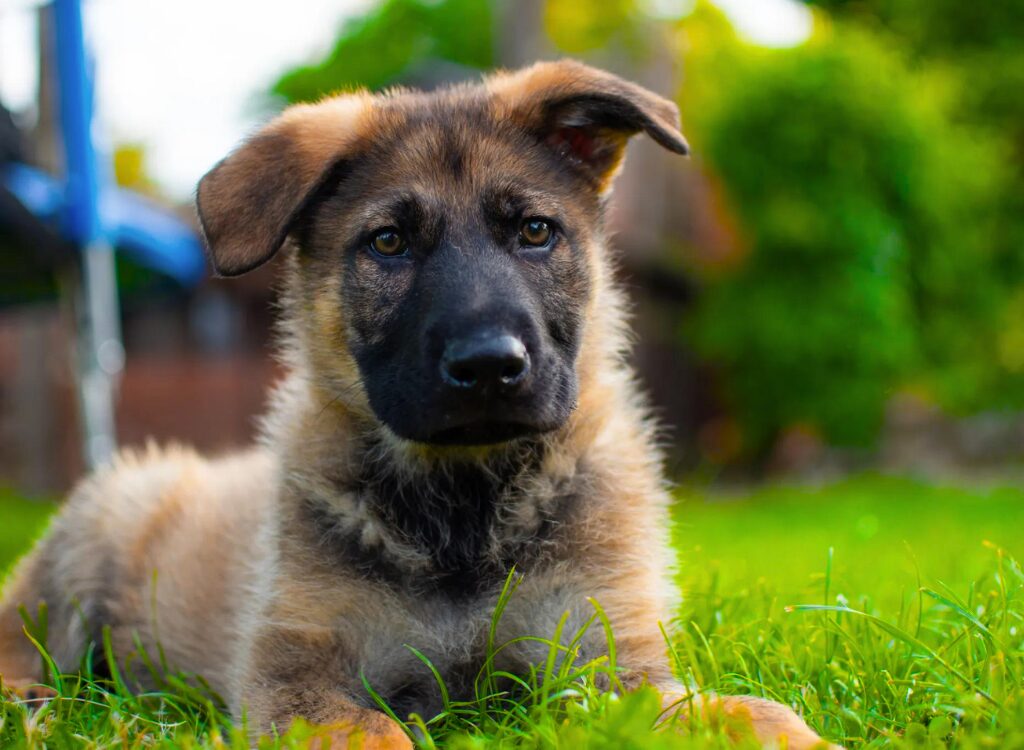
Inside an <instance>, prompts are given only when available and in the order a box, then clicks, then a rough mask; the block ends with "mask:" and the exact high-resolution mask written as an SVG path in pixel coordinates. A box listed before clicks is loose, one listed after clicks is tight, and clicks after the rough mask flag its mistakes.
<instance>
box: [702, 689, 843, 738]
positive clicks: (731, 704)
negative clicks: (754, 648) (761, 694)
mask: <svg viewBox="0 0 1024 750" xmlns="http://www.w3.org/2000/svg"><path fill="white" fill-rule="evenodd" d="M702 710H703V711H705V712H711V713H718V714H719V715H723V716H724V717H726V718H727V719H729V720H731V721H733V722H735V721H737V720H739V722H740V723H741V725H744V724H745V725H747V726H749V727H750V729H751V730H753V733H754V736H755V737H756V738H757V741H758V742H760V743H761V744H762V745H763V746H764V747H767V748H779V750H842V748H841V747H840V746H839V745H833V744H831V743H830V742H828V740H825V739H822V738H821V737H819V736H818V735H817V734H816V733H815V732H814V730H813V729H811V728H810V727H809V726H807V724H806V723H805V722H804V720H803V719H801V718H800V717H799V716H798V715H797V713H796V712H795V711H794V710H793V709H791V708H790V707H789V706H784V705H782V704H781V703H776V702H775V701H770V700H766V699H764V698H754V697H752V696H745V695H733V696H717V695H716V696H709V697H707V698H705V699H704V705H703V707H702Z"/></svg>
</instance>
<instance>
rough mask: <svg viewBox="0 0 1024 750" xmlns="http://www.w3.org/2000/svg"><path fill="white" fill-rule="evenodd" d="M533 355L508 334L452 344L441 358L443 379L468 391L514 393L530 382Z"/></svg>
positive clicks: (475, 337)
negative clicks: (498, 390) (517, 388)
mask: <svg viewBox="0 0 1024 750" xmlns="http://www.w3.org/2000/svg"><path fill="white" fill-rule="evenodd" d="M529 372H530V355H529V353H527V351H526V347H525V346H524V345H523V342H522V341H520V340H519V339H518V338H516V337H515V336H512V335H511V334H508V333H486V334H478V335H475V336H470V337H466V338H458V339H455V340H453V341H449V342H448V345H447V346H446V347H445V350H444V355H443V356H442V357H441V377H442V378H443V379H444V381H445V382H446V383H447V384H448V385H450V386H454V387H455V388H462V389H465V390H470V389H476V390H486V389H494V388H497V389H501V390H510V389H512V388H515V387H516V386H518V385H520V384H521V383H522V382H523V381H524V380H526V376H527V374H528V373H529Z"/></svg>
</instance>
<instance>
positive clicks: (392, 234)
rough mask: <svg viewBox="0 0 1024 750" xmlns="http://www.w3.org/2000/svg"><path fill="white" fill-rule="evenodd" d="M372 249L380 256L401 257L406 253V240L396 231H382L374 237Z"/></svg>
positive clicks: (371, 241) (371, 242) (371, 243)
mask: <svg viewBox="0 0 1024 750" xmlns="http://www.w3.org/2000/svg"><path fill="white" fill-rule="evenodd" d="M370 247H371V248H373V251H374V252H375V253H378V254H380V255H389V256H394V255H401V254H402V253H404V252H405V240H404V239H402V235H400V234H399V233H398V232H396V231H395V230H394V229H382V230H381V231H379V232H377V234H375V235H373V239H371V240H370Z"/></svg>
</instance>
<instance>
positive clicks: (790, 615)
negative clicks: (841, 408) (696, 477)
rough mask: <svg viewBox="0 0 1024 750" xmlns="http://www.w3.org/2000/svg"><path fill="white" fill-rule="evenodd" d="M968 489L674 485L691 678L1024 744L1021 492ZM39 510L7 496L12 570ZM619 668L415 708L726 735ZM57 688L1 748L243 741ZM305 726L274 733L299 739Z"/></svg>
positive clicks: (825, 711)
mask: <svg viewBox="0 0 1024 750" xmlns="http://www.w3.org/2000/svg"><path fill="white" fill-rule="evenodd" d="M968 486H969V485H967V484H964V485H962V486H960V487H955V486H936V485H934V484H927V483H922V482H916V481H911V480H908V479H895V478H884V477H875V476H860V477H854V478H851V479H847V480H844V481H841V482H838V483H835V484H831V485H827V486H823V487H820V488H814V489H810V488H801V487H792V486H770V487H767V488H763V489H758V490H755V491H743V492H724V491H722V490H708V489H699V488H698V489H695V488H682V489H681V490H680V491H679V493H678V495H679V502H678V504H677V506H676V508H675V513H674V516H675V521H676V523H675V527H674V540H675V543H676V546H677V548H678V550H679V555H680V569H679V573H678V581H679V584H680V587H681V590H682V593H683V600H682V604H681V606H680V611H679V618H678V621H677V622H676V623H675V624H674V626H675V627H674V632H675V635H674V636H673V638H672V645H673V651H674V658H675V659H676V662H677V665H678V671H679V674H680V676H681V677H682V678H683V679H684V680H686V681H687V682H691V683H692V684H694V685H699V686H701V688H704V689H714V690H716V691H718V692H721V693H752V694H758V695H764V696H768V697H772V698H775V699H776V700H781V701H784V702H786V703H788V704H790V705H792V706H793V707H795V708H796V709H797V710H798V711H800V712H801V713H803V714H804V715H805V716H806V717H807V719H808V721H809V722H810V723H811V724H812V725H813V726H815V727H816V728H818V729H819V730H821V731H822V732H823V733H825V734H826V735H827V736H829V737H830V738H832V739H834V740H836V741H839V742H841V743H842V744H844V745H846V746H847V747H872V748H874V747H921V748H925V747H946V746H949V747H957V748H988V747H992V748H995V747H998V748H1012V747H1024V701H1022V700H1021V698H1022V690H1021V686H1022V684H1024V683H1022V675H1024V651H1022V643H1024V622H1021V616H1022V615H1024V572H1022V570H1021V568H1020V567H1019V566H1018V565H1017V563H1016V562H1015V561H1014V558H1015V557H1018V558H1024V490H1022V489H1017V488H1013V487H1006V486H991V487H986V488H977V487H972V488H971V489H965V487H968ZM45 513H46V509H45V508H44V507H41V506H39V505H38V504H30V503H27V502H26V501H22V500H18V499H16V498H14V497H11V496H4V495H0V518H2V519H3V524H2V525H0V567H2V566H4V565H6V564H7V563H8V562H9V561H10V560H11V559H12V557H13V556H14V555H15V554H16V553H17V552H18V551H19V550H20V549H22V548H23V547H24V546H25V544H26V543H27V541H28V539H29V538H30V537H31V534H32V533H33V531H34V530H35V529H37V528H38V527H39V526H40V524H41V523H43V522H44V518H45ZM512 596H514V593H513V594H512ZM594 627H601V622H600V619H598V620H597V621H596V622H595V625H594ZM413 645H415V644H413ZM425 668H427V667H426V666H425ZM608 670H609V667H608V665H607V664H605V663H603V662H602V663H589V664H576V665H570V664H566V665H564V666H563V667H562V668H561V669H549V670H546V671H545V670H539V671H538V673H537V674H535V675H531V676H527V678H526V679H525V680H524V681H523V685H522V686H521V689H520V691H519V692H518V693H517V694H516V696H515V702H513V701H512V699H511V698H510V697H509V696H508V695H506V694H504V693H501V692H500V691H497V690H496V689H493V686H492V683H491V682H490V681H489V680H487V679H484V680H482V681H481V696H480V701H479V702H477V703H472V704H451V705H449V707H448V710H447V712H446V714H445V715H443V716H440V717H421V718H418V719H416V722H415V723H417V724H418V725H419V730H418V736H419V737H420V744H421V746H423V747H435V746H437V747H453V748H485V747H523V748H530V747H561V748H583V747H586V748H608V750H612V749H613V748H676V747H679V748H711V747H725V746H727V743H726V741H725V740H724V738H723V737H722V736H721V734H719V732H718V729H717V728H716V727H714V726H707V725H704V726H696V727H691V729H690V731H687V732H683V731H678V730H677V729H675V728H673V727H671V726H666V724H669V723H671V722H667V721H659V709H658V705H657V698H656V696H654V695H653V694H652V693H650V692H648V691H641V692H639V693H636V694H631V695H627V696H623V697H616V696H614V695H611V694H607V693H601V692H600V691H599V690H598V689H597V688H596V687H595V686H594V682H595V677H596V676H597V675H599V674H607V672H608ZM485 677H486V675H485ZM488 688H491V689H488ZM439 689H440V688H439ZM59 692H60V694H61V696H62V697H61V698H59V699H57V700H55V701H53V702H51V703H50V704H48V705H47V706H45V707H44V708H42V709H40V710H39V711H36V712H34V713H32V712H29V711H27V710H26V709H25V708H24V707H23V706H21V705H15V704H11V703H5V704H2V707H0V747H2V748H7V747H25V746H28V747H33V748H41V747H44V746H45V747H54V748H64V747H104V748H105V747H192V746H197V747H223V746H230V747H239V748H241V747H245V746H246V742H245V740H244V737H243V734H242V733H241V731H240V730H238V729H235V728H232V727H231V726H230V725H229V724H228V723H227V721H226V720H225V719H224V718H223V716H222V715H221V714H219V713H218V711H217V710H216V708H215V707H214V706H213V705H212V704H211V703H210V702H209V701H208V700H207V699H206V697H205V696H204V693H203V691H202V690H201V689H196V688H193V687H189V686H188V685H186V684H185V683H183V682H181V681H172V683H170V684H169V685H168V686H167V690H166V691H165V692H162V693H157V694H152V695H143V696H133V695H131V694H130V693H129V692H128V691H127V690H125V689H124V688H123V687H121V686H119V685H118V684H117V683H116V681H114V682H104V683H95V682H90V681H83V680H81V679H78V678H64V679H63V681H62V682H61V684H60V685H59ZM403 718H404V717H403ZM310 731H313V730H310V729H308V728H306V729H303V728H299V729H297V730H296V731H294V732H292V733H290V734H289V735H288V736H286V737H285V738H283V739H279V740H277V741H270V740H267V741H266V742H265V743H262V744H263V745H265V746H266V747H272V746H275V745H281V746H288V747H301V746H303V745H304V742H305V737H307V736H308V735H309V733H310Z"/></svg>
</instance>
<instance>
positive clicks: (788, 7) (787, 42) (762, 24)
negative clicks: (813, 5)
mask: <svg viewBox="0 0 1024 750" xmlns="http://www.w3.org/2000/svg"><path fill="white" fill-rule="evenodd" d="M714 3H715V5H717V6H718V7H719V8H721V9H722V10H723V11H725V13H726V15H727V16H729V20H730V21H732V22H733V25H734V26H735V27H736V30H737V31H739V32H740V34H741V35H742V36H744V37H746V38H747V39H749V40H750V41H752V42H754V43H756V44H760V45H763V46H765V47H793V46H796V45H797V44H800V43H801V42H803V41H804V40H806V39H807V38H808V37H809V36H810V35H811V27H812V26H813V25H814V18H813V15H812V14H811V11H810V9H809V8H808V7H807V6H806V5H804V4H803V3H801V2H799V1H798V0H714Z"/></svg>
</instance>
